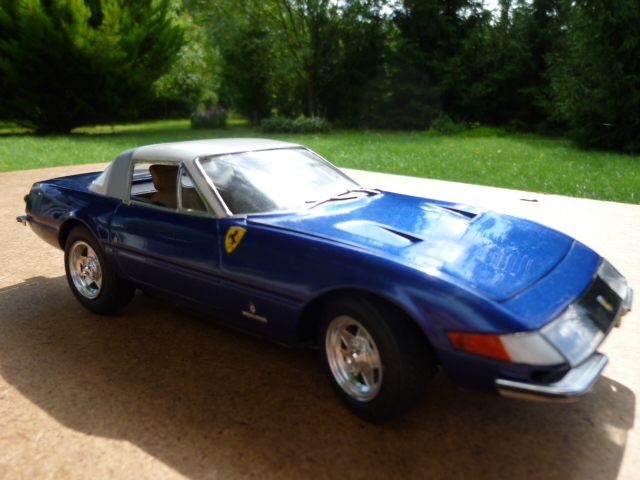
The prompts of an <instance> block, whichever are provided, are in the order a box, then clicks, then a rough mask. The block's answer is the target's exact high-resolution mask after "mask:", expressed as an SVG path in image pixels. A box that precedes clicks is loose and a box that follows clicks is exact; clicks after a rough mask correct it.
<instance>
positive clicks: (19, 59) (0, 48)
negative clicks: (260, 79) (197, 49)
mask: <svg viewBox="0 0 640 480" xmlns="http://www.w3.org/2000/svg"><path fill="white" fill-rule="evenodd" d="M168 9H169V3H168V0H159V1H154V0H47V1H45V0H0V91H1V92H2V94H1V95H2V96H1V97H0V118H4V119H6V120H10V121H13V122H15V123H17V124H19V125H23V126H26V127H30V128H34V129H36V130H38V131H40V132H69V131H71V130H72V129H73V128H75V127H79V126H83V125H91V124H96V123H112V122H116V121H122V120H129V119H132V118H134V117H135V116H136V115H137V113H138V112H139V110H140V108H141V106H142V105H143V104H144V103H145V101H148V100H149V99H151V98H153V90H152V85H153V83H154V82H155V81H156V80H157V79H158V78H159V77H160V76H161V75H162V74H164V73H166V72H167V71H168V70H169V69H170V67H171V65H172V63H173V61H174V59H175V57H176V54H177V52H178V51H179V50H180V48H181V46H182V43H183V30H182V29H181V28H180V27H178V26H176V25H174V24H173V23H172V21H171V20H170V19H169V18H168V15H167V12H168Z"/></svg>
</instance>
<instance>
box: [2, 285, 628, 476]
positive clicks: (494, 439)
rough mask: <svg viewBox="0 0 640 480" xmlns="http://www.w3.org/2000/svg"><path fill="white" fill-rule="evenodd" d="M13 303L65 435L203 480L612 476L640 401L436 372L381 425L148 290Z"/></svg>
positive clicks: (605, 384) (314, 377) (19, 356)
mask: <svg viewBox="0 0 640 480" xmlns="http://www.w3.org/2000/svg"><path fill="white" fill-rule="evenodd" d="M0 301H2V304H3V305H4V306H6V307H5V308H3V310H2V312H1V313H0V365H2V375H3V377H4V379H5V380H6V381H7V382H8V383H10V384H11V385H12V386H14V387H15V388H16V389H18V390H19V391H20V392H21V394H22V395H24V396H25V397H27V398H28V399H29V400H30V401H31V402H32V403H33V404H34V405H36V406H37V407H38V408H40V409H42V410H43V411H44V412H46V413H47V414H48V415H50V416H51V417H53V418H54V419H55V420H57V421H58V422H60V423H61V424H62V425H64V426H65V427H67V428H70V429H74V430H76V431H79V432H83V433H86V434H90V435H96V436H101V437H106V438H114V439H120V440H126V441H128V442H131V443H132V444H134V445H136V446H137V447H138V448H140V449H142V450H143V451H145V452H147V453H149V454H150V455H153V456H154V457H155V458H157V459H158V460H159V461H161V462H163V463H165V464H166V465H168V466H170V467H171V468H173V469H175V470H176V471H178V472H179V473H181V474H183V475H185V476H187V477H189V478H192V479H204V478H209V477H210V476H211V475H212V472H216V475H217V476H219V477H221V478H247V477H249V476H252V475H253V476H255V477H256V478H274V477H276V476H277V477H278V478H335V472H340V477H341V478H344V479H350V478H354V479H356V478H358V479H359V478H371V479H374V478H380V479H391V478H402V479H412V478H415V479H418V478H434V479H435V478H474V479H490V478H491V479H492V478H518V479H520V480H527V479H538V478H546V479H559V480H560V479H562V480H564V479H566V478H581V479H591V478H598V479H604V480H614V479H615V478H616V477H617V474H618V471H619V469H620V464H621V461H622V458H623V455H624V452H625V448H626V438H627V432H628V431H629V430H630V429H631V428H632V427H633V423H634V416H635V411H634V408H635V406H634V405H635V396H634V393H633V392H632V391H630V390H629V389H628V388H627V387H625V386H624V385H621V384H619V383H616V382H615V381H613V380H611V379H608V378H606V377H603V378H601V379H600V381H599V382H598V383H597V385H596V387H595V388H594V391H593V392H592V393H591V394H590V395H589V396H588V397H586V398H585V399H583V400H582V401H581V402H579V403H575V404H562V405H551V404H535V403H526V402H520V401H515V400H508V399H502V398H498V397H492V396H489V395H482V394H476V393H468V392H461V391H458V390H457V389H455V388H454V387H453V386H452V385H451V384H450V383H449V382H448V380H447V379H446V378H444V377H439V378H438V379H437V380H436V381H435V383H434V385H433V389H432V390H431V393H430V395H429V396H428V398H426V399H425V401H424V402H423V403H422V404H421V405H420V406H419V407H418V408H416V409H415V410H414V411H412V412H410V413H409V414H408V415H406V416H405V417H403V418H401V419H399V420H396V421H393V422H390V423H388V424H385V425H383V426H375V425H369V424H366V423H364V422H362V421H361V420H359V419H358V418H356V417H354V416H353V415H352V414H350V413H349V412H347V411H346V409H344V408H343V407H342V405H341V404H340V402H339V401H338V400H337V398H336V397H335V395H334V394H333V392H332V391H331V390H330V387H329V385H328V382H327V381H326V379H325V378H324V375H323V372H322V369H321V368H320V366H319V364H318V362H317V361H316V356H315V354H314V352H311V351H306V350H295V349H284V348H281V347H278V346H276V345H273V344H271V343H267V342H264V341H262V340H260V339H256V338H253V337H249V336H244V335H242V334H240V333H236V332H234V331H231V330H229V329H225V328H222V327H218V326H216V325H214V324H212V323H209V322H207V321H206V320H204V319H202V318H200V317H196V316H193V315H191V314H189V313H186V312H185V311H184V310H181V309H178V308H175V307H174V306H173V305H172V304H170V303H167V302H163V301H158V300H157V299H153V298H150V297H146V296H143V295H137V296H136V298H135V299H134V301H133V302H132V304H131V305H130V306H128V307H127V308H126V309H124V310H123V311H122V313H120V314H119V315H115V316H110V317H99V316H95V315H92V314H90V313H88V312H86V311H85V310H84V309H82V308H81V307H80V306H79V305H78V304H77V303H76V301H75V300H74V299H73V297H72V295H71V294H70V292H69V289H68V286H67V284H66V280H65V278H64V277H58V278H53V279H47V278H42V277H37V278H32V279H29V280H27V281H25V282H24V283H23V284H20V285H14V286H12V287H8V288H5V289H3V290H0ZM9 411H10V410H9ZM9 424H11V423H9ZM4 433H5V435H10V433H9V432H4ZM7 438H9V437H7ZM31 448H34V452H35V449H36V446H35V445H32V446H31ZM39 448H46V446H39ZM70 468H71V467H70ZM133 475H134V476H135V473H134V474H133Z"/></svg>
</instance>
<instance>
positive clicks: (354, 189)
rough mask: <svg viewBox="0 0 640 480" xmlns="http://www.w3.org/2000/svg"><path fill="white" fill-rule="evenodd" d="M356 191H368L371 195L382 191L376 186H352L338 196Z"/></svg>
mask: <svg viewBox="0 0 640 480" xmlns="http://www.w3.org/2000/svg"><path fill="white" fill-rule="evenodd" d="M354 192H362V193H368V194H369V195H378V194H380V193H382V192H381V191H380V190H376V189H375V188H369V187H358V188H350V189H349V190H347V191H346V192H342V193H339V194H338V195H336V196H337V197H339V196H341V195H346V194H347V193H354Z"/></svg>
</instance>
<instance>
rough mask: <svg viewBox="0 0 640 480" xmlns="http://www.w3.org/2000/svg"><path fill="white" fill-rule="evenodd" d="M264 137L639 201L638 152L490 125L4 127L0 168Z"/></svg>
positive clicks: (376, 164) (362, 160) (424, 172)
mask: <svg viewBox="0 0 640 480" xmlns="http://www.w3.org/2000/svg"><path fill="white" fill-rule="evenodd" d="M471 133H473V132H471ZM257 136H259V137H267V138H275V139H280V140H286V141H291V142H295V143H301V144H304V145H306V146H308V147H309V148H311V149H313V150H315V151H317V152H318V153H320V154H321V155H323V156H324V157H326V158H327V159H329V160H330V161H332V162H333V163H335V164H336V165H338V166H340V167H345V168H356V169H361V170H370V171H375V172H385V173H393V174H398V175H408V176H414V177H426V178H435V179H441V180H450V181H454V182H462V183H473V184H478V185H489V186H495V187H502V188H512V189H518V190H528V191H534V192H541V193H553V194H559V195H568V196H573V197H584V198H593V199H599V200H608V201H615V202H624V203H636V204H640V188H639V187H640V156H638V155H620V154H615V153H606V152H595V151H587V152H585V151H581V150H578V149H577V148H575V147H574V146H573V145H572V144H571V143H570V142H569V141H567V140H562V139H548V138H543V137H539V136H534V135H521V134H517V135H506V136H502V137H498V136H495V135H493V136H492V135H491V132H489V133H488V134H487V136H471V135H469V134H467V135H465V134H461V135H457V136H432V135H429V134H428V133H423V132H414V133H409V132H393V133H389V132H375V131H346V130H344V131H343V130H341V131H335V132H332V133H330V134H322V135H291V134H282V135H266V134H264V133H262V132H260V130H259V129H252V128H249V127H247V126H246V125H243V124H240V123H235V124H231V125H230V126H229V127H228V128H227V129H225V130H192V129H190V128H189V123H188V122H187V121H163V122H153V123H145V124H139V125H121V126H115V127H93V128H87V129H83V130H81V131H80V132H78V133H75V134H73V135H67V136H51V137H45V136H35V135H29V134H21V133H17V134H16V133H11V132H8V131H6V130H5V131H0V172H5V171H12V170H25V169H33V168H43V167H51V166H62V165H79V164H85V163H98V162H108V161H110V160H112V159H113V158H114V157H115V156H116V155H117V154H118V153H120V152H122V151H123V150H126V149H129V148H133V147H137V146H140V145H148V144H152V143H161V142H170V141H180V140H193V139H200V138H219V137H257Z"/></svg>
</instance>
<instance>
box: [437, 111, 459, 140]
mask: <svg viewBox="0 0 640 480" xmlns="http://www.w3.org/2000/svg"><path fill="white" fill-rule="evenodd" d="M431 128H432V129H433V130H435V131H436V132H438V133H440V134H442V135H455V134H456V133H461V132H463V131H465V130H466V129H467V126H466V125H465V124H464V123H455V122H454V121H453V120H451V117H450V116H449V115H446V114H444V113H441V114H440V115H438V117H437V118H436V119H435V120H434V121H433V122H431Z"/></svg>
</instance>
